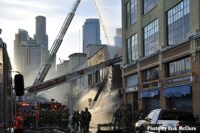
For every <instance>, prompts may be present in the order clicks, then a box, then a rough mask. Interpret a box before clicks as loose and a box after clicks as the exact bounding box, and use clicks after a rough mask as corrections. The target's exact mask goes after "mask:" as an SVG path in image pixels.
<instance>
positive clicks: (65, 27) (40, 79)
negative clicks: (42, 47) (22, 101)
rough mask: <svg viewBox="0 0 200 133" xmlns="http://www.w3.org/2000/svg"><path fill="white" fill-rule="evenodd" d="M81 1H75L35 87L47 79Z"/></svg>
mask: <svg viewBox="0 0 200 133" xmlns="http://www.w3.org/2000/svg"><path fill="white" fill-rule="evenodd" d="M80 1H81V0H76V1H75V3H74V4H73V6H72V8H71V10H70V13H69V14H68V15H67V17H66V18H65V21H64V23H63V25H62V27H61V29H60V31H59V33H58V35H57V37H56V39H55V40H54V42H53V45H52V47H51V49H50V52H49V57H48V60H47V63H46V64H45V65H44V66H43V67H42V68H41V69H40V71H39V73H38V74H37V76H36V79H35V81H34V83H33V85H36V84H38V83H40V82H43V81H44V79H45V77H46V75H47V73H48V71H49V69H50V67H51V64H52V62H53V60H54V59H55V56H56V53H57V51H58V49H59V47H60V45H61V43H62V41H63V38H64V36H65V33H66V32H67V30H68V28H69V25H70V24H71V22H72V19H73V18H74V15H75V12H76V10H77V8H78V6H79V4H80Z"/></svg>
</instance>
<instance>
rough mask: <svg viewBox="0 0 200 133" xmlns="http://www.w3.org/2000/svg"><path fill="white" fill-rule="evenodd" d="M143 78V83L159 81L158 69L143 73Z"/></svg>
mask: <svg viewBox="0 0 200 133" xmlns="http://www.w3.org/2000/svg"><path fill="white" fill-rule="evenodd" d="M144 76H145V77H144V79H145V82H148V81H152V80H156V79H159V68H158V67H154V68H151V69H148V70H146V71H144Z"/></svg>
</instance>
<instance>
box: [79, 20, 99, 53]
mask: <svg viewBox="0 0 200 133" xmlns="http://www.w3.org/2000/svg"><path fill="white" fill-rule="evenodd" d="M89 44H101V40H100V22H99V19H86V22H85V23H84V25H83V53H86V54H87V46H88V45H89Z"/></svg>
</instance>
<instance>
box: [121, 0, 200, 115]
mask: <svg viewBox="0 0 200 133" xmlns="http://www.w3.org/2000/svg"><path fill="white" fill-rule="evenodd" d="M199 10H200V1H197V0H122V27H123V28H122V38H123V39H122V43H123V46H122V47H123V48H122V49H123V62H124V65H123V74H122V75H123V89H124V97H125V102H126V103H130V104H132V107H133V113H134V112H137V111H138V110H143V111H145V112H146V113H148V112H149V111H151V110H153V109H155V108H172V109H173V108H176V109H181V110H186V111H192V112H193V113H194V114H195V115H200V104H199V103H200V97H199V93H200V89H199V86H200V82H199V81H200V52H199V50H200V13H199Z"/></svg>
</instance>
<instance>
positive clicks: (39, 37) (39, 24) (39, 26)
mask: <svg viewBox="0 0 200 133" xmlns="http://www.w3.org/2000/svg"><path fill="white" fill-rule="evenodd" d="M34 40H36V41H37V42H39V43H40V45H43V46H44V47H45V48H46V49H47V50H48V36H47V35H46V18H45V17H43V16H37V17H36V34H35V35H34Z"/></svg>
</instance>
